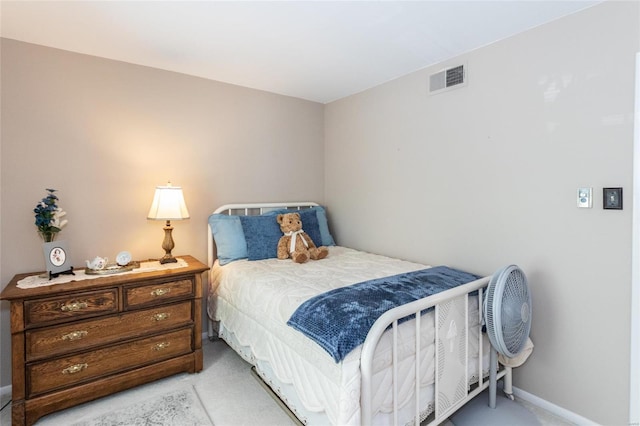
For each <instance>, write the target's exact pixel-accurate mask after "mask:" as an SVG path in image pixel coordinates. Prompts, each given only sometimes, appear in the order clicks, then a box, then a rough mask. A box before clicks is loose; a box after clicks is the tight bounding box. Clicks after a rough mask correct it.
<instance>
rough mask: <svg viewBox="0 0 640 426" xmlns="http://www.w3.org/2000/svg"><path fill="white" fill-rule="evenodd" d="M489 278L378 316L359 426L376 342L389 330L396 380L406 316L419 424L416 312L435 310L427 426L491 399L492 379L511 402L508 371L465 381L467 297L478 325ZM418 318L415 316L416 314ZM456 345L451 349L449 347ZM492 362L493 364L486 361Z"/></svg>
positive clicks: (364, 365) (211, 249)
mask: <svg viewBox="0 0 640 426" xmlns="http://www.w3.org/2000/svg"><path fill="white" fill-rule="evenodd" d="M317 205H318V204H317V203H314V202H291V203H253V204H227V205H224V206H222V207H220V208H218V209H216V210H215V211H214V213H218V214H229V215H260V214H263V213H266V212H268V211H271V210H276V209H282V208H289V209H304V208H309V207H313V206H317ZM207 231H208V256H207V257H208V264H209V267H211V266H212V265H213V263H214V261H215V246H214V242H213V238H212V233H211V227H210V226H208V229H207ZM490 279H491V277H484V278H481V279H478V280H476V281H473V282H470V283H468V284H465V285H462V286H458V287H456V288H453V289H451V290H448V291H444V292H441V293H438V294H435V295H433V296H429V297H426V298H423V299H420V300H416V301H415V302H411V303H408V304H406V305H403V306H399V307H397V308H394V309H391V310H389V311H387V312H386V313H385V314H383V315H382V316H381V317H380V318H378V320H377V321H376V322H375V323H374V324H373V326H372V327H371V330H370V331H369V334H368V335H367V338H366V340H365V342H364V344H363V347H362V354H361V360H360V365H361V367H360V369H361V376H362V379H361V389H360V407H361V423H362V425H370V424H371V423H372V417H373V407H372V396H373V389H372V377H373V359H374V353H375V350H376V347H377V345H378V341H379V340H380V338H381V337H382V334H383V333H384V332H385V331H387V330H388V329H389V328H390V329H391V330H389V332H390V333H393V335H392V339H393V350H392V369H393V377H394V378H395V377H397V376H398V373H397V366H398V363H397V354H398V344H397V342H398V341H397V335H398V321H399V320H400V319H402V318H405V317H407V316H409V315H414V316H415V342H416V343H415V344H416V348H415V350H416V357H415V359H416V365H415V370H414V371H415V374H416V376H415V377H416V379H415V383H416V387H415V406H416V412H415V425H416V426H418V425H420V424H421V422H422V421H424V420H425V419H424V418H421V413H422V412H424V410H425V407H420V405H419V403H418V401H420V381H419V380H418V377H419V371H420V357H419V353H420V336H421V334H420V329H421V321H420V320H421V315H419V313H420V312H422V311H424V310H425V309H428V308H432V307H433V308H435V324H436V334H435V340H436V355H435V356H436V359H435V372H436V374H435V376H436V377H435V378H436V380H435V393H434V395H435V405H434V413H433V414H431V415H430V416H429V417H428V419H429V421H428V423H425V424H426V425H438V424H440V423H442V422H444V421H445V420H446V419H447V418H448V417H450V416H451V415H452V414H454V413H455V412H456V411H457V410H458V409H460V408H461V407H462V406H463V405H464V404H466V403H467V402H468V401H470V400H471V399H473V398H474V397H475V396H477V395H478V394H479V393H481V392H482V391H483V390H485V389H486V388H488V387H490V388H491V389H490V393H492V394H493V395H494V397H495V392H496V389H495V383H496V381H497V380H500V379H502V378H504V388H503V390H504V393H505V394H506V396H507V397H509V398H511V399H513V390H512V371H511V368H509V367H502V368H501V370H500V371H498V373H497V375H496V378H495V380H491V378H490V379H486V378H485V377H483V374H479V377H478V383H477V385H474V386H472V387H469V386H468V383H469V379H470V378H469V377H468V369H467V363H468V362H469V359H470V354H469V348H468V339H467V336H468V333H469V331H468V330H467V324H468V323H469V322H468V312H469V309H468V304H469V303H470V299H469V294H470V293H473V292H475V291H477V292H478V298H477V301H478V302H477V303H478V315H479V318H478V320H479V321H478V322H479V323H480V324H482V323H483V321H482V317H483V312H482V310H483V305H484V304H483V295H484V292H483V290H484V289H485V288H486V286H487V285H488V283H489V281H490ZM416 314H418V315H416ZM213 335H214V331H213V321H212V320H211V318H209V337H210V338H211V337H212V336H213ZM482 335H483V333H482V332H480V333H478V340H479V341H478V350H479V351H480V352H481V354H480V355H481V356H478V360H477V362H478V364H479V365H478V371H479V372H482V371H483V368H482V367H483V366H482V362H483V359H484V358H485V357H489V356H490V354H488V353H485V351H484V345H483V342H482V339H483V338H482ZM454 343H455V344H454ZM491 362H497V359H495V358H493V359H491ZM397 387H398V383H396V380H393V395H394V398H393V400H394V407H393V413H392V418H393V424H394V425H398V406H397V398H396V395H397V393H398V388H397Z"/></svg>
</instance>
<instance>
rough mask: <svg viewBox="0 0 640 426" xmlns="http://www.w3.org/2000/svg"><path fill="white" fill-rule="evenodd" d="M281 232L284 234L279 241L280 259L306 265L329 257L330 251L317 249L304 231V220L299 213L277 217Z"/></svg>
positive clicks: (323, 247)
mask: <svg viewBox="0 0 640 426" xmlns="http://www.w3.org/2000/svg"><path fill="white" fill-rule="evenodd" d="M277 220H278V224H279V225H280V230H282V232H283V233H284V235H283V236H282V237H280V241H278V259H288V258H289V257H291V259H292V260H293V261H294V262H296V263H304V262H306V261H307V260H309V259H314V260H320V259H324V258H325V257H327V255H328V254H329V249H327V248H326V247H325V246H321V247H316V245H315V244H314V243H313V240H311V237H309V235H308V234H307V233H306V232H304V231H303V230H302V220H301V219H300V214H298V213H284V214H279V215H278V216H277Z"/></svg>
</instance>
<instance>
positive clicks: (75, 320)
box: [0, 256, 208, 425]
mask: <svg viewBox="0 0 640 426" xmlns="http://www.w3.org/2000/svg"><path fill="white" fill-rule="evenodd" d="M178 257H179V258H181V259H183V260H185V261H186V263H187V264H188V266H187V267H181V268H175V269H165V270H158V271H151V272H136V273H129V274H117V275H105V276H101V277H100V278H95V279H79V278H78V279H79V280H78V281H72V282H69V283H66V284H56V285H51V286H43V287H38V288H33V289H20V288H17V287H16V285H17V283H18V281H20V280H21V279H23V278H25V277H27V276H31V275H34V274H33V273H32V274H20V275H16V276H15V277H14V278H13V280H11V282H10V283H9V284H8V285H7V287H6V288H5V289H4V290H3V291H2V294H1V295H0V298H1V299H4V300H9V301H10V302H11V350H12V376H13V377H12V393H13V395H12V397H13V403H12V423H13V424H14V425H25V424H26V425H31V424H33V423H34V422H35V421H36V420H37V419H39V418H40V417H42V416H44V415H46V414H49V413H51V412H54V411H58V410H62V409H65V408H68V407H71V406H73V405H77V404H80V403H83V402H86V401H90V400H93V399H96V398H100V397H102V396H105V395H109V394H111V393H114V392H118V391H121V390H123V389H127V388H131V387H133V386H137V385H140V384H142V383H147V382H150V381H153V380H157V379H160V378H162V377H166V376H170V375H173V374H176V373H180V372H189V373H195V372H198V371H200V370H202V341H201V339H202V320H201V318H202V272H204V271H206V270H207V269H208V268H207V266H206V265H204V264H202V263H200V262H199V261H197V260H196V259H195V258H193V257H191V256H178Z"/></svg>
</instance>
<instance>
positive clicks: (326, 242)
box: [309, 206, 336, 246]
mask: <svg viewBox="0 0 640 426" xmlns="http://www.w3.org/2000/svg"><path fill="white" fill-rule="evenodd" d="M309 210H315V212H316V213H317V216H318V228H319V230H320V237H321V241H322V244H320V245H323V246H335V245H336V242H335V241H334V240H333V236H332V235H331V233H330V232H329V223H328V222H327V212H326V211H325V210H324V207H322V206H316V207H312V208H310V209H309ZM314 241H315V240H314ZM316 245H317V244H316Z"/></svg>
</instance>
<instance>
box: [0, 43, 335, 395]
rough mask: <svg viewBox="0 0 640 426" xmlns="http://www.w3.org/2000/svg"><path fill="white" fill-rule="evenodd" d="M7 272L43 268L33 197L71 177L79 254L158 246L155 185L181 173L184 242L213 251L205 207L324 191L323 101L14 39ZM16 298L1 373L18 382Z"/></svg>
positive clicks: (4, 176)
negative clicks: (14, 368) (13, 367)
mask: <svg viewBox="0 0 640 426" xmlns="http://www.w3.org/2000/svg"><path fill="white" fill-rule="evenodd" d="M1 48H2V51H1V53H2V81H1V84H2V105H1V106H2V110H1V113H2V133H1V137H2V140H1V142H2V145H1V150H0V152H1V160H2V163H1V175H0V179H1V184H2V186H1V189H2V192H1V207H2V209H1V212H0V214H1V217H2V224H1V228H0V236H1V241H0V250H1V251H2V258H1V260H0V268H1V269H0V272H1V278H2V287H4V285H6V283H7V282H8V281H9V280H10V279H11V277H13V275H14V274H16V273H22V272H28V271H36V270H41V269H42V268H43V267H44V260H43V255H42V249H41V241H40V240H39V238H38V236H37V234H36V228H35V226H34V224H33V221H34V218H33V213H32V210H33V208H34V207H35V205H36V203H37V202H38V201H39V200H40V199H41V198H42V197H44V195H45V188H56V189H58V190H59V192H58V194H59V197H60V206H61V207H62V208H63V209H64V210H66V211H67V213H68V214H67V216H68V220H69V224H68V226H67V227H66V228H65V229H64V230H63V232H62V233H61V234H60V238H61V239H65V240H66V241H68V243H69V248H70V252H71V255H72V259H73V262H74V264H76V265H78V266H81V265H82V264H83V263H84V260H85V259H90V258H93V257H94V256H96V255H101V256H108V257H110V258H112V259H113V257H114V256H115V255H116V253H117V252H118V251H120V250H124V249H126V250H129V251H131V253H132V254H133V255H134V257H135V258H137V259H147V258H153V257H156V258H157V257H159V256H161V255H162V254H163V253H164V252H163V251H162V248H161V244H162V239H163V236H164V232H163V231H162V227H163V223H162V222H156V221H147V219H146V216H147V212H148V209H149V207H150V205H151V200H152V198H153V191H154V188H155V186H156V185H163V184H165V183H166V182H167V180H168V179H170V180H171V181H172V183H173V184H175V185H181V186H182V187H183V189H184V195H185V199H186V203H187V206H188V208H189V213H190V214H191V219H190V220H188V221H184V222H172V223H173V226H174V231H173V236H174V240H175V242H176V248H175V250H174V254H180V253H190V254H193V255H194V256H196V257H197V258H199V259H200V260H202V261H206V250H207V242H206V238H205V233H206V220H207V216H208V215H209V214H210V213H211V212H212V211H213V209H214V208H215V207H217V206H219V205H221V204H224V203H229V202H242V201H256V202H257V201H273V200H283V201H286V200H299V199H312V200H318V201H320V202H322V201H323V194H324V184H323V173H324V164H323V150H322V146H323V106H322V105H321V104H317V103H313V102H308V101H303V100H299V99H294V98H290V97H285V96H280V95H275V94H270V93H266V92H261V91H257V90H252V89H246V88H241V87H238V86H232V85H228V84H223V83H219V82H214V81H209V80H205V79H200V78H195V77H190V76H185V75H181V74H177V73H172V72H166V71H161V70H157V69H151V68H146V67H142V66H137V65H131V64H127V63H123V62H116V61H111V60H105V59H100V58H95V57H91V56H85V55H79V54H74V53H70V52H65V51H61V50H55V49H50V48H46V47H41V46H36V45H32V44H25V43H20V42H16V41H12V40H7V39H3V40H2V45H1ZM8 306H9V304H8V303H7V302H4V301H3V302H2V305H1V310H2V311H1V314H2V321H1V331H2V339H1V344H2V349H1V352H2V381H1V384H2V386H7V385H8V384H10V362H9V360H10V343H9V342H10V340H9V324H8Z"/></svg>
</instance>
